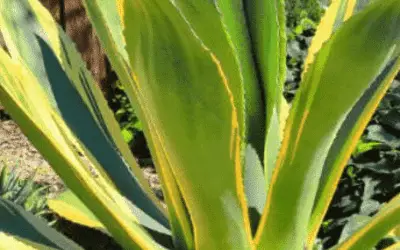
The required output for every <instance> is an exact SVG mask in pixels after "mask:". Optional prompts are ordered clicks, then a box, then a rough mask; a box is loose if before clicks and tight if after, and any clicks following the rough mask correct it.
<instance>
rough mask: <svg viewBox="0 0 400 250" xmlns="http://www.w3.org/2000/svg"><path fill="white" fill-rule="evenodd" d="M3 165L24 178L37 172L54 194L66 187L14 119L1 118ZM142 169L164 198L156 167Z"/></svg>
mask: <svg viewBox="0 0 400 250" xmlns="http://www.w3.org/2000/svg"><path fill="white" fill-rule="evenodd" d="M3 166H8V167H10V168H13V169H15V170H16V172H17V173H18V174H19V175H20V176H21V177H22V178H29V177H31V176H32V175H33V174H35V176H34V180H35V181H36V182H38V183H40V184H45V185H49V186H50V193H51V194H52V196H53V195H56V194H58V193H60V192H62V191H63V190H64V189H65V186H64V184H63V182H62V180H61V179H60V178H59V177H58V175H57V174H56V173H55V172H54V171H53V170H52V168H51V167H50V166H49V164H48V163H47V162H46V160H45V159H43V157H42V156H41V154H40V153H39V152H38V151H37V150H36V149H35V148H34V147H33V145H32V144H31V143H30V142H29V140H28V139H27V138H26V137H25V135H24V134H23V133H22V132H21V130H20V129H19V127H18V125H16V124H15V123H14V122H13V121H12V120H5V121H4V120H3V121H2V120H0V169H1V168H2V167H3ZM142 170H143V173H144V176H145V178H146V179H147V180H148V181H149V183H150V186H151V187H152V189H153V190H154V191H155V193H156V195H157V196H158V197H159V198H162V193H161V186H160V183H159V179H158V176H157V174H156V172H155V170H154V167H152V166H145V167H143V168H142Z"/></svg>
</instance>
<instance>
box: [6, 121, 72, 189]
mask: <svg viewBox="0 0 400 250" xmlns="http://www.w3.org/2000/svg"><path fill="white" fill-rule="evenodd" d="M3 166H7V167H9V168H12V169H14V170H15V171H16V172H17V174H18V175H19V176H20V177H21V178H23V179H25V178H29V177H31V176H32V175H33V174H35V176H34V180H35V181H36V182H38V183H41V184H46V185H50V192H51V193H59V192H61V191H62V190H64V184H63V182H62V181H61V179H60V178H59V177H58V176H57V174H56V173H54V171H53V170H52V169H51V167H50V166H49V164H48V163H47V162H46V160H44V159H43V157H42V156H41V155H40V153H39V152H38V151H37V150H36V149H35V148H34V147H33V146H32V144H31V143H30V142H29V140H28V139H27V138H26V137H25V135H24V134H23V133H22V132H21V130H20V129H19V127H18V126H17V125H16V124H15V123H14V122H13V121H11V120H7V121H1V120H0V168H2V167H3Z"/></svg>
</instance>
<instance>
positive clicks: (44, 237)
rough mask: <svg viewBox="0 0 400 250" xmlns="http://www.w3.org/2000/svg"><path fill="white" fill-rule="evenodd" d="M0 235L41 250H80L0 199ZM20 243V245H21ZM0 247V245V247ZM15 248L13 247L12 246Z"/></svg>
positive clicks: (54, 231) (31, 216)
mask: <svg viewBox="0 0 400 250" xmlns="http://www.w3.org/2000/svg"><path fill="white" fill-rule="evenodd" d="M0 221H1V223H0V235H1V233H6V234H8V235H12V236H13V237H18V239H21V240H22V241H23V242H24V241H27V242H29V245H32V246H33V247H39V246H40V248H41V249H44V248H51V249H82V248H81V247H80V246H79V245H77V244H76V243H74V242H73V241H71V240H69V239H68V238H66V237H65V236H64V235H62V234H60V233H58V232H57V231H56V230H54V229H52V228H51V227H49V226H47V224H46V222H45V221H42V220H40V219H38V218H36V217H35V216H34V215H32V214H30V213H28V212H26V211H25V210H24V209H23V208H22V207H19V206H17V205H15V204H14V203H12V202H10V201H7V200H3V199H2V198H0ZM0 242H1V243H3V241H0ZM23 242H22V243H23ZM0 246H1V245H0ZM14 247H15V246H14Z"/></svg>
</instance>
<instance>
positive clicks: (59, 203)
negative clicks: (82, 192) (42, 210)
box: [47, 190, 104, 229]
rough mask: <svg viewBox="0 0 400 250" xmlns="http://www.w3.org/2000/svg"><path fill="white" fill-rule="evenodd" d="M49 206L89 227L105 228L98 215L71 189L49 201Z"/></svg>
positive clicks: (65, 216) (70, 219)
mask: <svg viewBox="0 0 400 250" xmlns="http://www.w3.org/2000/svg"><path fill="white" fill-rule="evenodd" d="M47 204H48V206H49V208H50V209H51V210H52V211H53V212H55V213H57V214H58V215H60V216H62V217H64V218H66V219H68V220H69V221H72V222H74V223H78V224H81V225H84V226H87V227H92V228H98V229H104V226H103V225H102V224H101V222H100V221H99V220H98V219H97V218H96V216H95V215H94V214H93V213H92V212H91V211H90V210H89V209H88V208H87V207H86V206H85V204H84V203H82V201H81V200H79V198H78V197H76V196H75V195H74V193H72V192H71V191H70V190H67V191H65V192H63V193H62V194H60V195H59V196H58V197H57V198H55V199H49V200H48V201H47Z"/></svg>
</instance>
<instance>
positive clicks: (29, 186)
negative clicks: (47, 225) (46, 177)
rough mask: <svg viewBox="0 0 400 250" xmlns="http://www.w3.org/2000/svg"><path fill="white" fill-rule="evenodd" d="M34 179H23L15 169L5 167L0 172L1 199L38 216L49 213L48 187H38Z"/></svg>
mask: <svg viewBox="0 0 400 250" xmlns="http://www.w3.org/2000/svg"><path fill="white" fill-rule="evenodd" d="M33 177H34V176H31V177H30V178H28V179H22V178H21V177H20V176H19V175H18V174H17V172H16V171H15V169H12V170H11V171H10V170H9V168H8V167H6V166H3V167H2V169H1V171H0V197H1V198H2V199H5V200H9V201H11V202H13V203H15V204H17V205H20V206H22V207H23V208H24V209H25V210H26V211H29V212H31V213H32V214H34V215H36V216H42V215H44V214H46V213H48V208H47V204H46V203H47V196H46V194H45V190H46V189H48V186H46V185H44V186H40V185H37V184H36V183H35V182H34V181H33Z"/></svg>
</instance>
